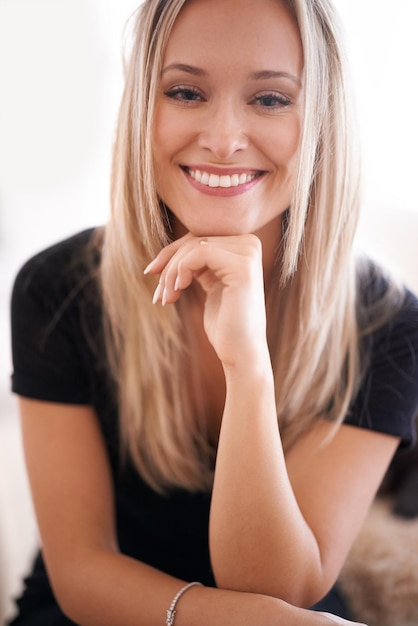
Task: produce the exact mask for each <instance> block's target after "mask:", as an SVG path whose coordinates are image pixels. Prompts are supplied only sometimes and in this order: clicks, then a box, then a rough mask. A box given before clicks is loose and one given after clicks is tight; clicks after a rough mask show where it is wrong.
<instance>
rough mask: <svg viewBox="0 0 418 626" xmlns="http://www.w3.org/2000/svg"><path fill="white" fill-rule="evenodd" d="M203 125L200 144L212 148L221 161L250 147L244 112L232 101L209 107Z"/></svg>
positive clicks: (211, 150) (206, 148)
mask: <svg viewBox="0 0 418 626" xmlns="http://www.w3.org/2000/svg"><path fill="white" fill-rule="evenodd" d="M202 126H203V128H202V129H201V132H200V134H199V146H200V147H201V148H204V149H205V150H210V152H212V154H213V156H215V157H216V158H217V159H218V160H220V161H226V160H228V159H230V158H231V157H232V156H233V155H234V154H235V153H236V152H239V151H241V150H245V148H247V147H248V143H249V142H248V135H247V131H246V128H245V121H244V114H243V112H242V111H240V110H239V107H236V106H234V105H233V104H232V103H225V102H223V103H220V104H219V105H216V106H215V105H213V106H212V107H209V109H208V111H207V115H206V116H205V120H204V121H203V125H202Z"/></svg>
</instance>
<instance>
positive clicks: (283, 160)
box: [153, 0, 303, 236]
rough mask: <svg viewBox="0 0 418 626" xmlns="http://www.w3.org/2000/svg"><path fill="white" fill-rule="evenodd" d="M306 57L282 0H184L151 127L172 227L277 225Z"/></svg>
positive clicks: (229, 229)
mask: <svg viewBox="0 0 418 626" xmlns="http://www.w3.org/2000/svg"><path fill="white" fill-rule="evenodd" d="M302 65H303V58H302V46H301V42H300V37H299V32H298V28H297V25H296V24H295V22H294V20H293V18H292V17H291V15H290V14H289V12H288V10H287V9H286V8H285V7H284V5H283V4H282V3H281V2H280V1H279V0H257V2H254V0H190V1H189V2H187V3H186V5H185V7H184V8H183V9H182V11H181V13H180V15H179V17H178V18H177V20H176V22H175V25H174V28H173V30H172V32H171V34H170V38H169V41H168V45H167V48H166V51H165V55H164V59H163V68H162V72H161V77H160V84H159V90H158V95H157V100H156V108H155V122H154V129H153V158H154V164H155V170H156V176H157V190H158V193H159V196H160V198H161V199H162V200H163V201H164V203H165V204H166V205H167V206H168V207H169V208H170V209H171V211H172V212H173V214H174V215H175V217H176V218H177V221H178V224H177V234H180V233H181V232H183V231H184V230H187V231H190V232H192V233H193V234H194V235H197V236H202V235H231V234H244V233H261V232H262V229H263V228H264V227H266V226H267V227H268V229H269V230H271V227H275V226H277V225H278V222H279V221H280V219H281V215H282V213H283V212H284V211H285V210H286V208H287V207H288V206H289V202H290V198H291V195H292V189H293V186H294V179H295V170H296V163H297V153H298V147H299V142H300V133H301V120H302V109H301V101H302V97H301V92H302V87H301V75H302ZM272 222H275V223H276V224H273V223H272ZM277 233H279V229H277ZM277 236H279V235H277Z"/></svg>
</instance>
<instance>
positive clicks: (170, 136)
mask: <svg viewBox="0 0 418 626" xmlns="http://www.w3.org/2000/svg"><path fill="white" fill-rule="evenodd" d="M182 113H184V112H183V111H177V110H176V109H175V108H174V107H172V106H167V105H165V104H159V105H158V104H157V106H156V107H155V113H154V128H153V134H152V139H153V153H154V159H155V161H156V167H160V168H161V166H162V163H161V161H162V160H165V162H166V163H167V160H171V159H173V158H175V157H176V154H177V153H179V152H180V151H181V150H182V149H183V147H185V146H187V145H188V143H190V141H191V131H190V123H186V122H187V120H186V116H184V115H182Z"/></svg>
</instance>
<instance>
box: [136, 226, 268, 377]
mask: <svg viewBox="0 0 418 626" xmlns="http://www.w3.org/2000/svg"><path fill="white" fill-rule="evenodd" d="M145 272H146V273H151V274H157V273H160V274H161V276H160V281H159V284H158V287H157V289H156V291H155V294H154V302H158V301H159V300H161V302H162V304H163V305H165V304H166V303H173V302H176V301H177V300H178V299H179V298H180V295H181V292H182V291H183V290H185V289H187V288H188V287H190V285H191V284H192V282H193V279H194V280H195V281H197V283H198V284H199V285H200V287H201V288H202V290H203V292H204V294H205V301H204V313H203V321H204V328H205V332H206V334H207V336H208V338H209V341H210V342H211V344H212V345H213V347H214V349H215V351H216V353H217V355H218V357H219V359H220V360H221V361H222V363H223V364H224V365H235V364H237V363H242V362H248V359H251V360H252V361H254V358H257V357H258V356H259V355H263V358H264V357H265V356H266V354H268V351H267V342H266V313H265V301H264V283H263V269H262V251H261V243H260V240H259V239H258V238H257V237H256V236H254V235H240V236H231V237H209V238H203V239H202V238H196V237H194V236H193V235H191V234H190V233H189V234H187V235H185V236H184V237H182V238H181V239H178V240H176V241H175V242H173V243H172V244H170V245H168V246H167V247H166V248H164V249H163V250H162V251H161V252H160V253H159V254H158V255H157V257H156V258H155V260H154V261H153V262H152V263H150V265H149V266H148V267H147V268H146V270H145Z"/></svg>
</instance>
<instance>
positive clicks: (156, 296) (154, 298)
mask: <svg viewBox="0 0 418 626" xmlns="http://www.w3.org/2000/svg"><path fill="white" fill-rule="evenodd" d="M161 290H162V286H161V283H158V285H157V288H156V290H155V291H154V295H153V296H152V303H153V304H156V303H157V302H158V300H159V299H160V295H161Z"/></svg>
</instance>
